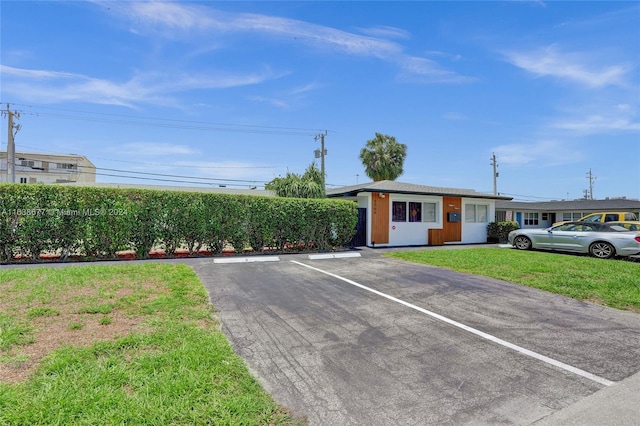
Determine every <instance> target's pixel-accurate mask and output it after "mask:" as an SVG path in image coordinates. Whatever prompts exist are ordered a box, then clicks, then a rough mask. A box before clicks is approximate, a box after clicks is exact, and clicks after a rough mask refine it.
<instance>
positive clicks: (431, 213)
mask: <svg viewBox="0 0 640 426" xmlns="http://www.w3.org/2000/svg"><path fill="white" fill-rule="evenodd" d="M422 221H423V222H437V221H438V203H422Z"/></svg>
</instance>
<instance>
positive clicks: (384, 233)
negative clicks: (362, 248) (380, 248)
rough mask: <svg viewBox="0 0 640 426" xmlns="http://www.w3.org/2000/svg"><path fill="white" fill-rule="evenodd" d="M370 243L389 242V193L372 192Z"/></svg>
mask: <svg viewBox="0 0 640 426" xmlns="http://www.w3.org/2000/svg"><path fill="white" fill-rule="evenodd" d="M371 243H372V244H389V194H382V197H381V196H380V194H379V193H378V192H374V193H372V197H371Z"/></svg>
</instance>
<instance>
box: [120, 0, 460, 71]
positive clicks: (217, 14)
mask: <svg viewBox="0 0 640 426" xmlns="http://www.w3.org/2000/svg"><path fill="white" fill-rule="evenodd" d="M116 8H117V9H118V10H120V11H121V12H122V13H123V14H124V15H125V16H127V18H128V19H131V20H132V21H134V22H135V23H136V24H142V25H146V26H147V28H148V29H149V30H151V31H154V32H155V34H157V35H159V36H163V37H169V38H172V37H176V36H177V34H176V31H181V32H182V36H183V37H194V34H193V33H194V32H199V31H200V32H205V33H206V34H208V35H211V34H216V35H221V34H230V33H251V32H253V33H260V34H263V35H267V36H272V37H278V38H280V39H283V40H296V41H297V42H300V43H304V44H307V45H311V46H314V47H317V48H322V49H330V50H334V51H336V52H339V53H342V54H347V55H353V56H363V57H374V58H378V59H380V60H384V61H389V62H392V63H396V64H398V65H399V66H400V67H401V69H402V70H403V72H404V73H405V74H414V75H416V76H418V77H421V81H424V82H429V83H433V82H446V83H459V82H466V81H470V79H469V78H467V77H464V76H461V75H458V74H457V73H455V72H453V71H448V70H444V69H442V67H440V66H439V65H438V64H437V63H436V62H435V61H432V60H429V59H426V58H420V57H415V56H411V55H408V54H406V53H405V52H404V51H405V47H404V46H403V45H401V44H399V43H396V42H393V41H389V40H387V38H409V33H408V32H406V31H404V30H402V29H399V28H394V27H386V26H380V27H374V28H369V29H363V30H361V31H363V33H365V34H366V35H360V34H354V33H351V32H347V31H342V30H339V29H336V28H332V27H327V26H323V25H318V24H314V23H311V22H305V21H300V20H296V19H288V18H281V17H277V16H269V15H259V14H253V13H228V12H223V11H219V10H216V9H213V8H210V7H203V6H198V5H193V4H184V3H165V2H118V3H116ZM139 31H142V29H138V32H139ZM196 37H198V36H196ZM209 39H210V37H207V38H206V39H201V38H198V40H199V41H202V42H205V43H206V42H207V41H205V40H209Z"/></svg>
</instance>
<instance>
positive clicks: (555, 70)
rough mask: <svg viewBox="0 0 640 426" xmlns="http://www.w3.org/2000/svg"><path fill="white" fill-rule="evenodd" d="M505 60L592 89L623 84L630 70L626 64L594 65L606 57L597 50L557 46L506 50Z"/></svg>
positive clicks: (541, 74) (540, 73) (530, 70)
mask: <svg viewBox="0 0 640 426" xmlns="http://www.w3.org/2000/svg"><path fill="white" fill-rule="evenodd" d="M505 59H506V61H507V62H509V63H511V64H512V65H515V66H516V67H518V68H522V69H523V70H525V71H528V72H530V73H532V74H535V75H537V76H540V77H557V78H560V79H564V80H569V81H573V82H575V83H579V84H581V85H584V86H587V87H592V88H599V87H605V86H611V85H614V86H622V85H624V79H625V76H626V75H627V73H628V72H629V69H628V68H627V67H625V66H623V65H593V63H594V62H598V61H601V60H602V59H601V58H599V56H598V55H597V54H596V53H593V54H591V55H586V54H580V53H574V52H561V51H560V50H559V49H558V48H557V47H555V46H549V47H546V48H542V49H538V50H534V51H527V52H516V51H511V52H506V53H505Z"/></svg>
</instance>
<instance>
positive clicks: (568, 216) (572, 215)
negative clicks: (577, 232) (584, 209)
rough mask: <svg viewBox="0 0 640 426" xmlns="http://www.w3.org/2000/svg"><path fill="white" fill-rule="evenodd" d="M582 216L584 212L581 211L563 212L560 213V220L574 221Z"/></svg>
mask: <svg viewBox="0 0 640 426" xmlns="http://www.w3.org/2000/svg"><path fill="white" fill-rule="evenodd" d="M582 216H584V214H583V213H581V212H564V213H562V221H563V222H569V221H576V220H578V219H580V218H581V217H582Z"/></svg>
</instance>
